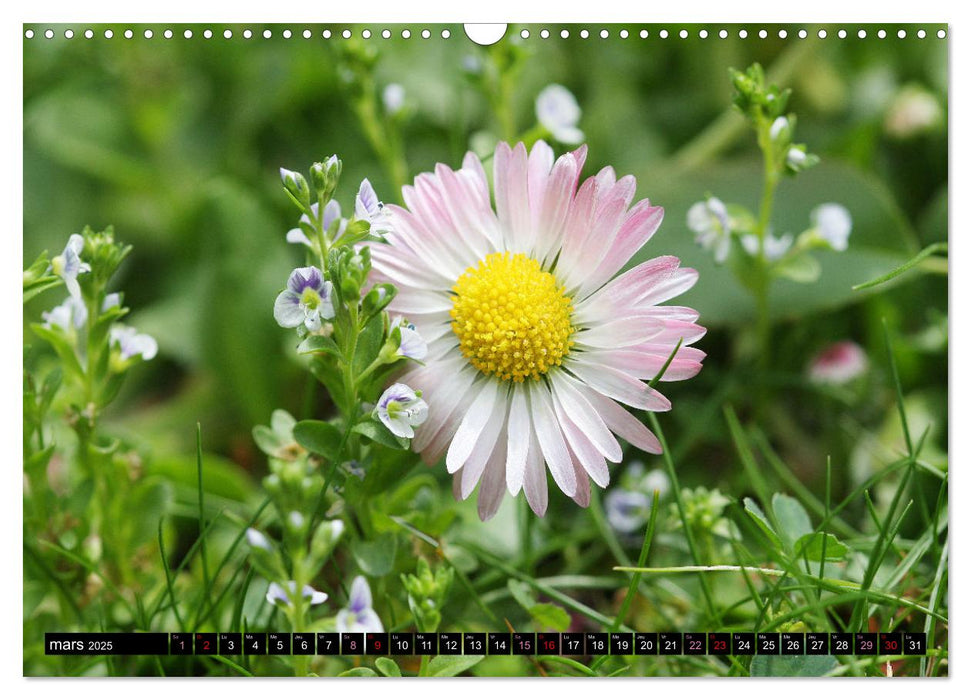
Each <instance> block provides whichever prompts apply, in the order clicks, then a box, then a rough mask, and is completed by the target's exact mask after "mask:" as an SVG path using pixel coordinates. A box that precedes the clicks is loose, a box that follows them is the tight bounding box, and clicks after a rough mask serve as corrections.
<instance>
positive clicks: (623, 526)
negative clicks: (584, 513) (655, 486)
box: [604, 487, 651, 532]
mask: <svg viewBox="0 0 971 700" xmlns="http://www.w3.org/2000/svg"><path fill="white" fill-rule="evenodd" d="M604 511H605V512H606V513H607V522H609V523H610V526H611V527H612V528H614V529H615V530H617V531H618V532H634V531H635V530H637V529H638V528H640V527H641V525H643V524H644V523H645V522H647V517H648V514H649V513H650V511H651V499H650V498H649V497H648V496H647V494H645V493H641V492H640V491H630V490H628V489H625V488H621V487H617V488H613V489H611V490H610V491H608V492H607V495H606V496H605V497H604Z"/></svg>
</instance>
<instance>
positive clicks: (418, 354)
mask: <svg viewBox="0 0 971 700" xmlns="http://www.w3.org/2000/svg"><path fill="white" fill-rule="evenodd" d="M391 328H392V329H395V328H399V329H401V345H399V346H398V354H399V355H400V356H401V357H407V358H408V359H410V360H424V359H425V355H427V354H428V344H427V343H425V341H424V339H423V338H422V337H421V334H420V333H418V331H417V330H416V329H415V324H414V323H409V322H408V321H407V320H406V319H405V318H403V317H402V316H395V318H394V320H393V321H392V322H391Z"/></svg>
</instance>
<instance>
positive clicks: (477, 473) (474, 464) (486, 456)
mask: <svg viewBox="0 0 971 700" xmlns="http://www.w3.org/2000/svg"><path fill="white" fill-rule="evenodd" d="M506 404H507V398H506V395H505V391H504V390H500V393H499V395H498V397H497V398H496V401H495V402H494V403H493V406H492V414H491V415H490V416H489V420H488V422H487V423H486V425H485V427H484V428H483V429H482V433H481V434H480V435H479V438H478V440H476V442H475V447H473V448H472V453H471V454H470V455H469V458H468V459H467V460H466V461H465V464H463V465H462V500H465V499H466V498H468V497H469V495H470V494H471V493H472V491H474V490H475V486H476V484H477V483H479V478H480V477H481V476H482V471H483V470H484V469H485V466H486V464H487V463H488V462H489V460H490V458H491V457H492V453H493V452H494V451H495V449H496V440H497V439H498V438H499V434H500V433H501V432H502V429H503V427H504V426H505V423H506V409H507V405H506ZM503 449H505V446H503Z"/></svg>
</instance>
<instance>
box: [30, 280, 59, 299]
mask: <svg viewBox="0 0 971 700" xmlns="http://www.w3.org/2000/svg"><path fill="white" fill-rule="evenodd" d="M59 284H61V278H60V277H42V278H41V279H39V280H34V281H33V282H30V283H29V284H25V285H24V303H25V304H26V303H27V302H28V301H30V300H31V299H33V298H34V297H35V296H37V295H38V294H40V293H42V292H46V291H47V290H48V289H53V288H54V287H56V286H58V285H59Z"/></svg>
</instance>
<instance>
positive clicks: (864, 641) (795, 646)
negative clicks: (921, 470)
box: [44, 632, 927, 656]
mask: <svg viewBox="0 0 971 700" xmlns="http://www.w3.org/2000/svg"><path fill="white" fill-rule="evenodd" d="M44 644H45V649H44V652H45V654H47V655H49V656H61V655H68V656H101V655H133V656H134V655H146V654H161V655H198V656H208V655H215V654H219V655H222V656H241V655H250V656H265V655H270V656H273V655H281V656H300V655H306V656H433V655H445V656H462V655H478V654H488V655H490V656H509V655H514V656H536V655H539V656H601V655H612V656H628V655H633V656H656V655H660V656H695V655H698V656H752V655H781V656H802V655H810V656H812V655H819V654H834V655H843V656H877V655H879V656H897V655H905V656H924V655H926V653H927V636H926V635H925V634H924V633H923V632H879V633H877V632H856V633H852V632H757V633H756V632H611V633H606V632H563V633H559V632H538V633H537V632H437V633H425V632H391V633H388V632H383V633H370V632H369V633H367V634H360V633H344V634H338V633H337V632H317V633H312V632H293V633H290V632H242V633H241V632H197V633H195V634H192V633H187V632H171V633H169V632H104V633H97V632H95V633H85V632H48V633H47V634H45V635H44Z"/></svg>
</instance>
